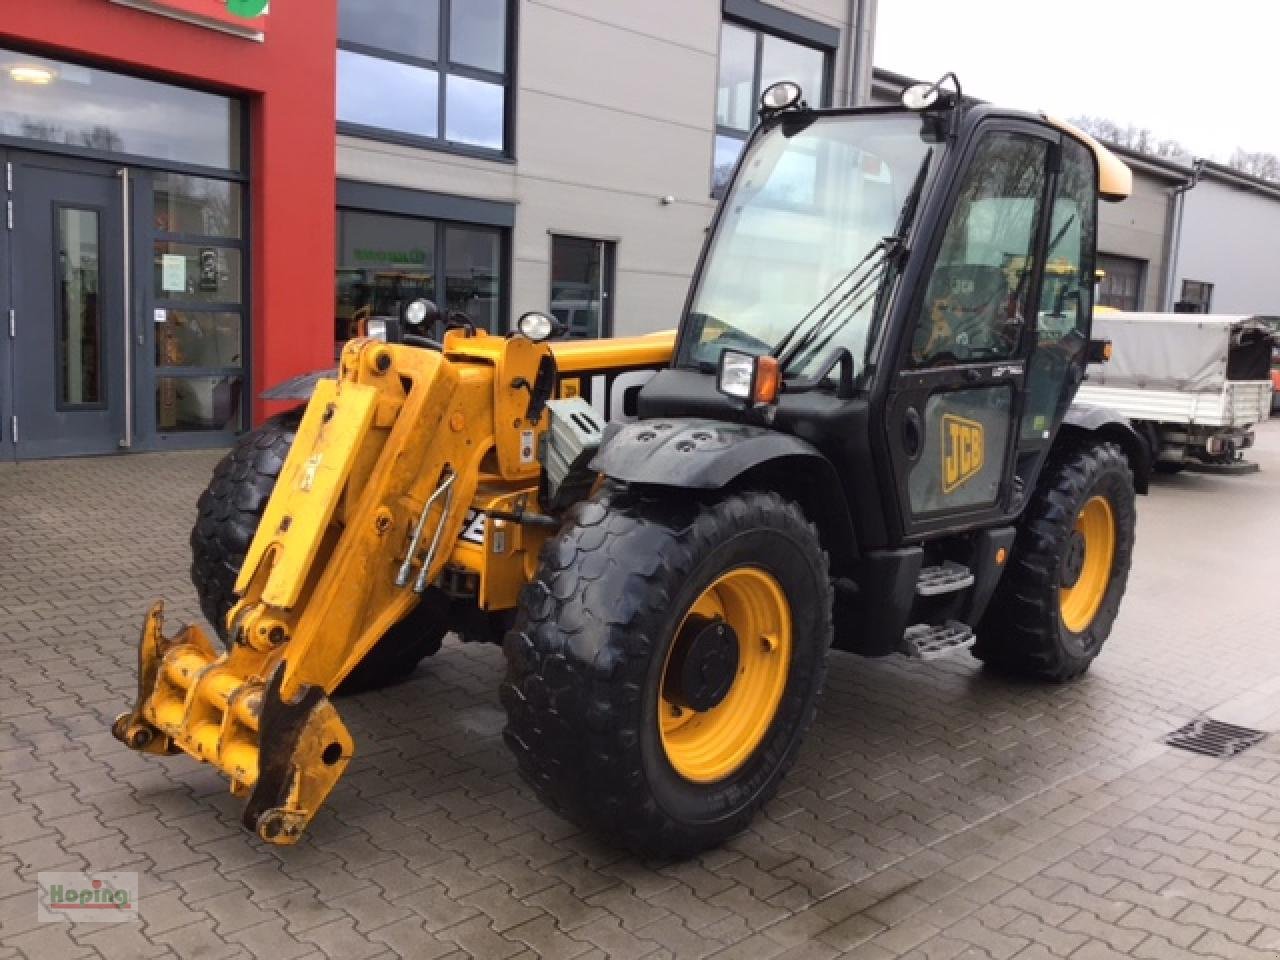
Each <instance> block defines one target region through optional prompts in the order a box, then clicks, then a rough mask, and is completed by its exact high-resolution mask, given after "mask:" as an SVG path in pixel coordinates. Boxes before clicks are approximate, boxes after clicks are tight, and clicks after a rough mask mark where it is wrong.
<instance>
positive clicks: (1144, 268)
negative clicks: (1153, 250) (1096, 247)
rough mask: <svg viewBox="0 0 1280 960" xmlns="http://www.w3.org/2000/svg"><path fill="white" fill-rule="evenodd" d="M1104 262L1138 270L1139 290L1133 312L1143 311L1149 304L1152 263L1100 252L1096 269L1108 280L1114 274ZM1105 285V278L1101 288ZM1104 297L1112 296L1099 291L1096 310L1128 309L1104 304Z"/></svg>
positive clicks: (1134, 298)
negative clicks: (1107, 308) (1148, 276)
mask: <svg viewBox="0 0 1280 960" xmlns="http://www.w3.org/2000/svg"><path fill="white" fill-rule="evenodd" d="M1104 260H1105V261H1108V262H1110V263H1124V264H1129V265H1133V266H1135V267H1136V268H1137V270H1136V272H1135V279H1136V280H1137V290H1136V292H1135V293H1134V296H1133V310H1134V311H1135V312H1138V311H1141V310H1142V307H1143V305H1144V304H1145V303H1146V302H1147V272H1148V270H1149V269H1150V267H1151V262H1150V261H1149V260H1143V259H1142V258H1141V257H1129V256H1125V255H1124V254H1121V253H1103V252H1102V251H1098V253H1097V255H1096V256H1095V257H1094V265H1095V268H1096V269H1098V270H1102V271H1103V273H1104V274H1106V277H1108V278H1109V277H1111V275H1112V274H1111V271H1109V270H1107V267H1106V264H1104V263H1103V261H1104ZM1105 283H1106V279H1105V278H1104V280H1103V282H1102V284H1099V287H1101V286H1103V285H1105ZM1104 296H1110V294H1103V293H1102V292H1101V290H1099V294H1098V296H1097V298H1096V302H1095V303H1094V308H1095V309H1096V308H1097V307H1111V308H1112V309H1114V310H1125V309H1127V308H1125V307H1117V306H1116V305H1115V304H1111V303H1103V302H1102V299H1103V297H1104Z"/></svg>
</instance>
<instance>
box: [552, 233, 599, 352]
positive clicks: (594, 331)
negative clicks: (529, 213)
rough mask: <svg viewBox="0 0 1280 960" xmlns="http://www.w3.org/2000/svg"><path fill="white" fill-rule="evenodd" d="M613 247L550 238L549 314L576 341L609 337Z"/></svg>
mask: <svg viewBox="0 0 1280 960" xmlns="http://www.w3.org/2000/svg"><path fill="white" fill-rule="evenodd" d="M613 264H614V244H612V243H610V242H609V241H607V240H588V239H585V238H583V237H555V236H553V237H552V238H551V314H552V316H554V317H555V318H556V319H557V320H559V321H560V322H561V323H563V324H564V325H565V328H566V331H567V332H566V334H565V335H566V336H567V337H570V338H576V339H586V340H589V339H594V338H596V337H607V336H610V335H612V333H613V309H612V307H613Z"/></svg>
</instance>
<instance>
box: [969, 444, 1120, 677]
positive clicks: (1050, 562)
mask: <svg viewBox="0 0 1280 960" xmlns="http://www.w3.org/2000/svg"><path fill="white" fill-rule="evenodd" d="M1136 521H1137V511H1136V508H1135V504H1134V489H1133V473H1132V471H1131V470H1130V468H1129V461H1128V459H1127V458H1126V457H1125V455H1124V453H1123V452H1122V451H1121V450H1120V448H1119V447H1117V446H1116V445H1115V444H1113V443H1099V444H1096V445H1093V446H1084V447H1074V448H1071V449H1069V450H1067V451H1065V452H1064V453H1062V454H1060V455H1059V456H1056V457H1054V458H1052V459H1051V460H1050V462H1049V464H1048V465H1046V467H1045V470H1044V473H1043V474H1042V475H1041V478H1040V484H1039V487H1038V489H1037V490H1036V494H1035V496H1034V497H1033V498H1032V501H1031V503H1030V504H1028V505H1027V509H1026V512H1025V513H1024V514H1023V517H1022V523H1021V524H1020V526H1019V528H1018V535H1017V539H1016V541H1015V542H1014V547H1013V554H1012V556H1011V558H1010V560H1009V567H1008V569H1007V570H1006V571H1005V574H1004V577H1003V578H1002V579H1001V581H1000V585H999V587H998V588H997V590H996V595H995V597H994V598H993V599H992V601H991V606H990V607H989V608H988V610H987V614H986V616H985V617H984V619H983V622H982V624H981V625H980V627H979V630H978V642H977V645H976V646H975V647H974V655H975V656H977V657H978V658H979V659H981V660H983V661H985V662H986V664H987V665H988V666H990V667H993V668H995V669H998V670H1002V671H1005V672H1009V673H1015V674H1019V675H1022V676H1028V677H1033V678H1036V679H1040V680H1049V681H1055V682H1064V681H1067V680H1074V679H1075V678H1076V677H1079V676H1080V675H1081V674H1083V673H1084V672H1085V671H1086V670H1088V669H1089V666H1090V665H1091V664H1092V663H1093V660H1094V658H1095V657H1097V655H1098V653H1099V652H1100V651H1101V650H1102V645H1103V643H1105V642H1106V639H1107V637H1108V636H1109V635H1110V633H1111V626H1112V624H1113V623H1114V622H1115V618H1116V614H1117V612H1118V611H1119V609H1120V600H1121V598H1122V597H1123V596H1124V589H1125V584H1126V582H1127V581H1128V579H1129V565H1130V562H1131V560H1132V557H1133V543H1134V533H1135V528H1136Z"/></svg>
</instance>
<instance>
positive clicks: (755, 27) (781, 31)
mask: <svg viewBox="0 0 1280 960" xmlns="http://www.w3.org/2000/svg"><path fill="white" fill-rule="evenodd" d="M723 10H724V15H723V17H722V18H721V21H720V32H719V34H718V35H717V38H716V89H717V91H718V90H719V87H720V63H721V58H722V57H723V55H724V51H723V38H724V27H725V26H733V27H737V28H739V29H742V30H747V31H750V32H751V33H752V34H753V39H754V41H755V57H754V61H753V63H752V68H751V98H750V103H751V104H752V105H753V107H752V111H751V116H752V117H753V118H754V117H755V116H756V111H755V108H754V105H755V104H758V103H759V102H760V94H761V93H762V92H763V91H762V90H761V89H760V84H761V82H762V79H761V78H762V67H763V61H764V38H765V37H766V36H769V37H772V38H774V39H776V40H783V41H785V42H787V43H792V44H795V45H796V46H798V47H805V48H807V49H809V50H813V51H815V52H816V53H819V54H821V55H822V91H821V94H820V96H819V97H818V102H817V103H814V102H813V101H812V100H811V99H810V98H808V97H806V99H807V100H809V102H810V104H811V105H812V106H814V107H818V108H822V107H829V106H831V101H832V97H833V96H834V92H835V67H836V55H837V54H838V53H839V51H840V32H839V31H838V30H836V29H835V28H834V27H828V26H826V25H825V24H821V23H818V22H817V21H814V20H810V19H808V18H807V17H802V16H800V15H799V14H795V13H790V12H788V11H785V10H779V9H777V8H775V7H770V6H768V5H766V4H764V3H761V2H759V0H724V7H723ZM807 92H808V91H806V93H807ZM753 126H754V124H753ZM750 136H751V130H750V129H747V130H739V129H738V128H737V127H729V126H725V125H724V124H721V123H720V122H719V120H718V118H717V117H716V116H715V109H714V107H713V110H712V136H711V177H710V179H711V196H712V197H713V198H714V199H717V200H718V199H719V198H720V197H722V196H723V195H724V186H725V185H721V186H719V187H717V186H716V151H715V143H716V141H717V140H718V139H719V138H721V137H724V138H725V139H727V140H735V141H737V142H738V143H739V144H741V147H740V148H739V150H738V156H739V157H741V156H742V148H744V147H745V146H746V143H747V140H748V139H749V138H750ZM726 185H727V181H726Z"/></svg>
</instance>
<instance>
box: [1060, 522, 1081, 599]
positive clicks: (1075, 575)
mask: <svg viewBox="0 0 1280 960" xmlns="http://www.w3.org/2000/svg"><path fill="white" fill-rule="evenodd" d="M1084 555H1085V542H1084V533H1083V532H1082V531H1081V530H1079V529H1075V530H1072V531H1071V536H1070V538H1069V539H1068V540H1067V552H1066V554H1065V555H1064V556H1063V558H1062V577H1061V586H1062V587H1063V588H1064V589H1067V590H1070V589H1071V588H1072V587H1074V586H1075V585H1076V584H1077V583H1079V582H1080V574H1081V573H1082V572H1083V571H1084Z"/></svg>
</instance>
